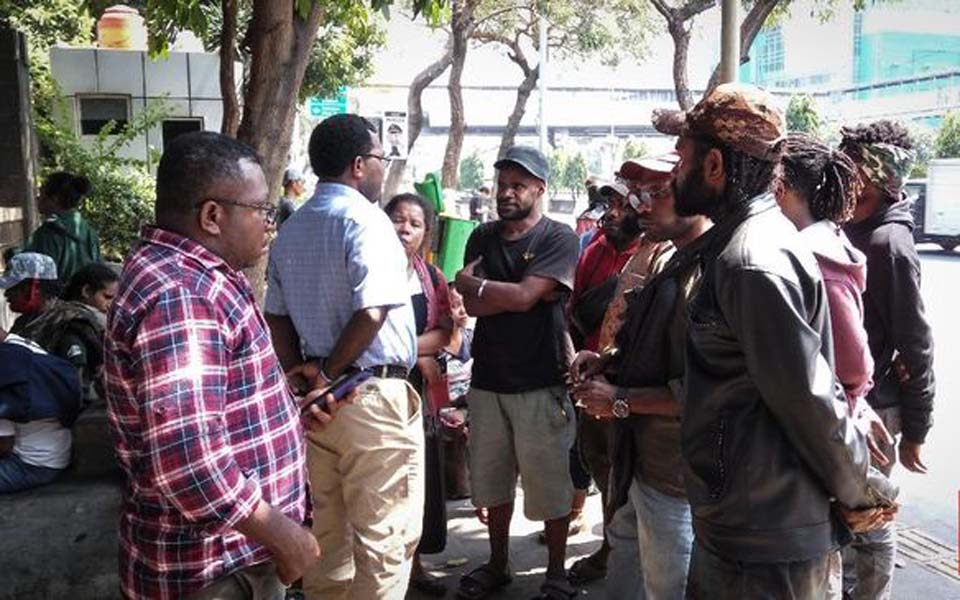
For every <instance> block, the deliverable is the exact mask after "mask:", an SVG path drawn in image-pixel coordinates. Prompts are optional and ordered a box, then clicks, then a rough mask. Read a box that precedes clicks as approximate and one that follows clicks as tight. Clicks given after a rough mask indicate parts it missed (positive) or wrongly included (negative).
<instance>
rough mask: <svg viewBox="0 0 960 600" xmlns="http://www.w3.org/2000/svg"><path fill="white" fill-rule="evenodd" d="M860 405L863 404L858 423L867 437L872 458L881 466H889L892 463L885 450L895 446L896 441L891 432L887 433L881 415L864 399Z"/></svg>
mask: <svg viewBox="0 0 960 600" xmlns="http://www.w3.org/2000/svg"><path fill="white" fill-rule="evenodd" d="M860 404H862V408H861V409H860V414H859V415H857V421H858V425H859V428H860V429H861V430H862V431H863V432H864V434H865V435H866V436H867V448H869V450H870V457H871V458H873V461H874V462H875V463H876V464H878V465H880V466H884V465H887V464H889V463H890V459H889V458H887V455H886V454H884V452H883V448H884V447H887V448H889V447H891V446H893V444H894V443H896V440H894V438H893V436H892V435H891V434H890V432H889V431H887V427H886V426H885V425H884V424H883V420H882V419H881V418H880V415H878V414H877V413H876V411H874V410H873V408H871V407H870V405H869V404H867V403H866V402H865V401H863V400H862V399H861V401H860Z"/></svg>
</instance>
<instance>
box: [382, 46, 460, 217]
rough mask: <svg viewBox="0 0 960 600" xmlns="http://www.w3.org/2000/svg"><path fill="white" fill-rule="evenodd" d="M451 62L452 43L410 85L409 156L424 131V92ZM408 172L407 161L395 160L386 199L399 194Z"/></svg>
mask: <svg viewBox="0 0 960 600" xmlns="http://www.w3.org/2000/svg"><path fill="white" fill-rule="evenodd" d="M451 62H453V47H452V43H451V44H450V45H448V47H447V49H446V51H445V52H444V54H443V56H441V57H440V58H439V59H438V60H436V61H434V62H433V63H432V64H430V65H429V66H427V68H425V69H424V70H422V71H420V72H419V73H417V76H416V77H414V78H413V82H412V83H411V84H410V91H409V92H408V93H407V136H408V137H407V155H408V156H409V155H410V152H411V151H412V150H413V144H414V142H416V141H417V138H419V137H420V132H421V131H423V92H424V90H426V89H427V88H428V87H429V86H430V84H431V83H433V82H434V81H436V79H437V78H438V77H440V76H441V75H442V74H443V72H444V71H446V70H447V67H449V66H450V63H451ZM406 170H407V161H406V160H395V161H393V162H391V163H390V170H389V171H388V172H387V179H386V183H385V184H384V193H383V197H384V198H392V197H393V196H394V195H395V194H396V193H397V190H398V189H399V188H400V183H401V182H402V181H403V174H404V172H405V171H406Z"/></svg>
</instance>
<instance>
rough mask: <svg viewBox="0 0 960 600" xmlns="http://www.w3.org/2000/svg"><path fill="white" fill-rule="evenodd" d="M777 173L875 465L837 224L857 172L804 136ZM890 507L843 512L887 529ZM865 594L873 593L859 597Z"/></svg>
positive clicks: (778, 192)
mask: <svg viewBox="0 0 960 600" xmlns="http://www.w3.org/2000/svg"><path fill="white" fill-rule="evenodd" d="M781 165H782V167H783V173H782V175H781V177H780V178H779V179H778V180H777V182H776V183H775V184H774V195H775V196H776V198H777V204H779V205H780V210H781V211H783V214H784V215H785V216H786V217H787V218H788V219H790V221H791V222H792V223H793V224H794V225H796V227H797V229H798V230H800V237H801V238H803V241H804V242H805V243H806V244H807V246H808V247H809V248H810V250H811V251H812V252H813V255H814V257H815V258H816V259H817V265H818V266H819V267H820V272H821V273H822V274H823V283H824V288H825V289H826V291H827V301H828V304H829V305H830V324H831V327H832V329H833V346H834V356H835V368H836V374H837V379H838V380H839V381H840V383H841V385H843V389H844V391H845V392H846V395H847V403H848V404H849V410H850V414H851V416H853V418H854V419H856V420H857V421H858V423H859V424H861V426H862V428H863V429H864V430H865V431H866V432H867V444H868V446H869V447H870V455H871V457H872V458H873V460H874V462H875V463H876V464H878V465H885V464H887V463H888V462H889V460H888V459H887V458H886V456H885V455H884V451H883V449H884V448H888V447H890V446H891V445H892V444H893V438H892V437H891V436H890V433H889V432H888V431H887V429H886V427H885V426H884V424H883V421H882V419H881V418H880V416H879V415H877V413H876V412H874V410H873V409H872V408H871V407H870V405H869V404H868V403H867V401H866V398H865V396H866V394H867V392H869V391H870V388H871V387H873V379H872V377H873V358H872V357H871V356H870V347H869V346H868V345H867V332H866V330H865V329H864V327H863V299H862V297H861V294H863V292H864V290H865V289H866V287H867V264H866V261H867V259H866V257H865V256H864V255H863V253H862V252H860V251H859V250H857V249H856V248H854V247H853V245H852V244H851V243H850V240H848V239H847V236H846V235H844V233H843V230H842V229H841V228H840V227H841V225H843V224H844V223H846V222H847V221H849V220H850V218H851V217H852V216H853V213H854V209H855V208H856V204H857V192H858V190H859V175H858V173H857V166H856V164H855V163H854V162H853V161H852V160H850V158H849V157H848V156H847V155H846V154H844V153H843V152H841V151H839V150H833V149H831V148H830V147H829V146H827V145H826V144H824V143H823V142H821V141H820V140H818V139H816V138H815V137H812V136H809V135H807V134H804V133H791V134H790V135H789V136H787V140H786V144H785V147H784V151H783V157H782V158H781ZM896 512H897V508H896V507H895V506H890V507H886V508H872V509H868V510H865V511H858V512H856V513H849V512H848V513H847V514H846V515H845V516H846V517H847V522H848V525H850V526H851V527H850V528H851V530H852V531H853V532H854V533H857V534H867V533H868V532H873V531H877V530H879V529H881V528H888V529H889V528H890V527H892V525H891V523H892V521H893V517H894V515H895V514H896ZM830 558H831V563H830V575H831V577H830V595H829V598H832V599H837V600H839V598H841V597H842V583H841V572H842V569H841V564H840V553H839V552H836V553H834V554H831V557H830ZM867 597H870V598H873V597H875V596H873V595H871V596H867Z"/></svg>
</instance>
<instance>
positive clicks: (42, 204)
mask: <svg viewBox="0 0 960 600" xmlns="http://www.w3.org/2000/svg"><path fill="white" fill-rule="evenodd" d="M90 189H91V188H90V180H89V179H87V178H86V177H84V176H82V175H74V174H72V173H67V172H65V171H58V172H56V173H53V174H51V175H50V176H49V177H47V180H46V181H44V183H43V186H42V187H41V188H40V197H39V198H38V199H37V209H38V210H39V211H40V213H41V214H43V215H45V216H46V217H47V218H46V220H45V221H44V222H43V224H41V225H40V227H38V228H37V230H36V231H34V232H33V234H32V235H31V236H30V239H29V240H28V241H27V243H26V245H25V247H24V250H27V251H30V252H39V253H41V254H46V255H47V256H49V257H51V258H53V261H54V262H55V263H56V264H57V273H58V274H59V276H60V282H61V283H66V282H67V281H69V280H70V277H72V276H73V274H74V273H76V272H77V271H78V270H79V269H80V268H82V267H83V266H84V265H87V264H89V263H92V262H97V261H99V260H100V238H99V236H98V235H97V232H96V230H95V229H93V227H91V226H90V225H89V224H88V223H87V222H86V221H85V220H84V219H83V217H82V216H80V211H79V210H78V209H79V207H80V202H81V201H82V200H83V198H84V197H85V196H86V195H87V194H89V193H90Z"/></svg>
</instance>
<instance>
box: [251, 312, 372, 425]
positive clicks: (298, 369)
mask: <svg viewBox="0 0 960 600" xmlns="http://www.w3.org/2000/svg"><path fill="white" fill-rule="evenodd" d="M386 318H387V310H386V309H384V308H381V307H373V308H365V309H361V310H358V311H356V312H355V313H353V316H352V317H350V321H348V322H347V325H346V327H344V328H343V331H342V332H341V333H340V337H339V338H338V339H337V343H336V344H335V345H334V347H333V351H332V352H331V353H330V358H328V359H327V360H326V362H325V364H324V365H323V369H321V368H320V365H319V364H318V363H317V362H316V361H304V360H303V356H302V355H301V354H300V349H299V339H300V338H299V336H298V335H296V330H295V329H292V327H293V323H292V322H291V321H290V319H289V317H284V316H280V315H268V316H267V325H268V326H269V327H270V332H271V336H272V338H273V340H274V345H275V346H274V347H275V349H276V351H277V355H278V357H280V364H281V365H283V366H284V368H285V369H287V371H286V375H287V381H288V382H289V383H290V387H291V388H292V389H293V391H294V393H295V394H298V395H302V394H306V397H305V398H304V399H303V402H302V403H301V407H304V406H307V405H309V408H307V410H306V411H305V413H304V415H303V416H304V418H303V419H302V421H303V426H304V428H305V429H307V430H308V431H322V430H323V429H324V428H325V427H326V426H327V425H329V424H330V422H332V421H333V419H334V418H335V416H336V414H337V411H338V410H340V408H341V407H342V405H344V404H348V403H349V402H351V401H352V400H353V399H354V398H355V397H356V392H354V393H351V394H350V395H348V396H347V397H346V398H343V399H341V400H340V401H337V400H334V398H333V396H332V395H330V394H327V393H326V392H327V389H328V388H329V387H330V384H331V383H332V382H331V381H330V380H328V379H327V378H326V377H324V375H323V374H322V372H325V373H326V375H328V376H329V377H331V378H336V377H337V376H339V375H340V374H341V373H342V372H343V371H344V370H345V369H346V368H347V367H348V366H350V365H352V364H353V363H354V362H355V361H356V360H357V358H358V357H359V356H360V354H361V353H362V352H363V351H364V350H365V349H366V348H367V347H368V346H369V345H370V343H371V342H373V339H374V338H375V337H376V335H377V332H378V331H380V327H382V326H383V323H384V321H386ZM288 327H289V329H288ZM291 331H292V334H291ZM294 344H296V351H295V353H294ZM284 361H287V362H288V363H290V362H293V363H294V366H292V367H288V366H287V365H286V364H284ZM324 395H325V396H326V400H327V409H328V410H327V411H323V410H321V409H320V408H318V407H316V406H313V404H312V403H313V401H314V400H316V399H317V398H318V397H320V396H324Z"/></svg>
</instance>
